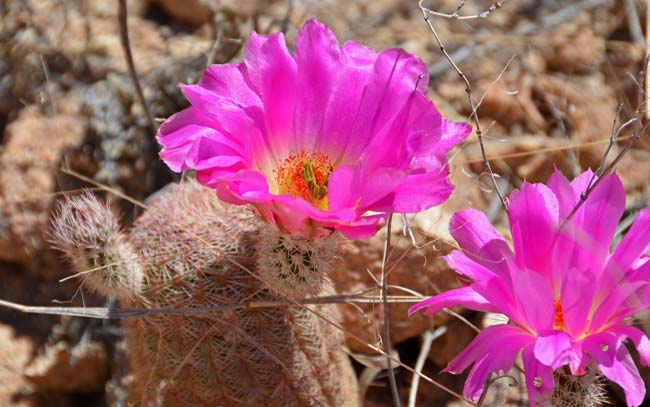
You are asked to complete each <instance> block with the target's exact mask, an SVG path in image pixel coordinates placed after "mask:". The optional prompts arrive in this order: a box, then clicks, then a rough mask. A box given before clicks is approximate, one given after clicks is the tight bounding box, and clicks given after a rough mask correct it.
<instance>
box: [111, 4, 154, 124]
mask: <svg viewBox="0 0 650 407" xmlns="http://www.w3.org/2000/svg"><path fill="white" fill-rule="evenodd" d="M126 16H127V12H126V0H120V2H119V11H118V14H117V18H118V20H119V22H120V43H121V44H122V49H123V50H124V56H125V57H126V64H127V66H128V68H129V76H130V77H131V81H132V82H133V86H134V87H135V92H136V93H137V95H138V99H139V100H140V104H141V105H142V109H143V110H144V114H145V116H147V123H148V124H149V128H150V130H151V132H152V134H156V124H155V123H154V121H153V116H151V111H150V110H149V106H148V105H147V102H146V101H145V100H144V93H143V92H142V87H141V86H140V80H139V79H138V74H137V72H136V70H135V63H134V62H133V54H132V53H131V45H130V42H129V28H128V26H127V23H126Z"/></svg>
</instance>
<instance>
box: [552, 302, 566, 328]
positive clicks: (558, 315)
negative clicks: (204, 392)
mask: <svg viewBox="0 0 650 407" xmlns="http://www.w3.org/2000/svg"><path fill="white" fill-rule="evenodd" d="M553 329H557V330H558V331H566V327H565V326H564V311H562V301H560V299H559V298H558V299H556V300H555V313H554V317H553Z"/></svg>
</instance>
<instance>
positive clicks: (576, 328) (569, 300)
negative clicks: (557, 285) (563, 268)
mask: <svg viewBox="0 0 650 407" xmlns="http://www.w3.org/2000/svg"><path fill="white" fill-rule="evenodd" d="M596 283H597V281H596V279H595V278H593V275H592V274H590V273H588V272H585V271H582V270H578V269H569V270H568V272H567V273H566V275H565V278H564V281H563V283H562V290H561V295H560V299H561V304H562V313H563V317H564V324H565V326H566V331H567V332H568V333H569V334H570V335H572V336H574V337H579V336H580V335H581V334H582V333H583V332H585V329H586V328H587V326H588V324H589V312H590V311H591V305H592V300H593V298H594V292H595V290H596Z"/></svg>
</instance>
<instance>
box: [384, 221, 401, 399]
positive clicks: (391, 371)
mask: <svg viewBox="0 0 650 407" xmlns="http://www.w3.org/2000/svg"><path fill="white" fill-rule="evenodd" d="M392 220H393V214H392V213H389V214H388V221H387V223H386V242H385V244H384V258H383V261H382V262H381V296H382V299H383V307H384V340H383V342H384V352H386V362H387V363H388V379H389V381H390V389H391V392H392V393H393V404H394V405H395V407H400V406H401V405H402V403H401V401H400V397H399V391H398V389H397V381H396V380H395V371H394V369H393V363H392V359H393V358H392V357H391V356H390V351H391V345H390V315H389V311H388V301H387V300H388V276H387V275H386V264H387V263H388V256H389V255H390V235H391V226H392V223H393V222H392Z"/></svg>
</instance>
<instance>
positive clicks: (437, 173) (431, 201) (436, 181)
mask: <svg viewBox="0 0 650 407" xmlns="http://www.w3.org/2000/svg"><path fill="white" fill-rule="evenodd" d="M448 174H449V169H448V167H447V166H445V167H444V168H440V169H437V170H434V171H430V172H423V173H418V174H413V173H411V174H410V175H408V176H406V178H404V179H403V180H402V181H401V182H400V183H399V184H398V185H397V186H396V187H395V188H394V189H393V190H392V191H391V192H390V193H389V194H388V195H386V196H385V197H384V198H382V199H380V200H378V201H376V202H374V203H373V204H372V205H369V206H368V210H371V211H375V212H397V213H414V212H419V211H423V210H426V209H429V208H431V207H432V206H435V205H439V204H441V203H443V202H444V201H446V200H447V198H449V196H450V195H451V193H452V191H453V190H454V186H453V185H452V184H451V183H450V182H449V180H448V178H447V176H448Z"/></svg>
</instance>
